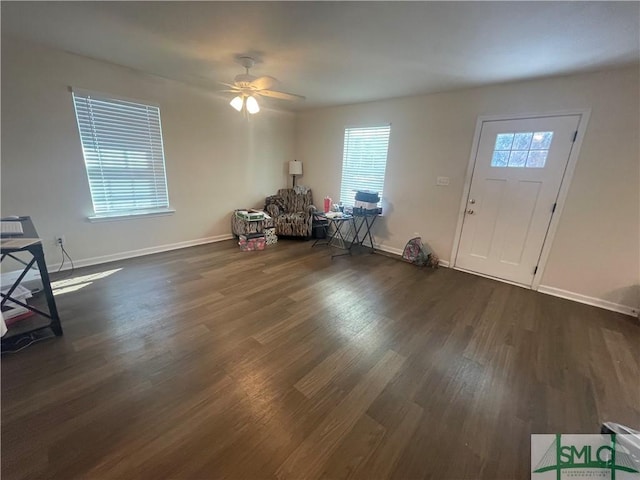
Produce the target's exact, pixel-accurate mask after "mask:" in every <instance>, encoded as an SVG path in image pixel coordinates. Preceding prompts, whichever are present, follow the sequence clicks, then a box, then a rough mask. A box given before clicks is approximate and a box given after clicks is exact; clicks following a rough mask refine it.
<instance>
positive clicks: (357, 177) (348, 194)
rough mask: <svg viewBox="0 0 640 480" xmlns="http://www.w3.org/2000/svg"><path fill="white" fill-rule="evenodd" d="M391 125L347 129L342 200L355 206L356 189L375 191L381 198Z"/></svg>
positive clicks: (343, 160) (345, 203)
mask: <svg viewBox="0 0 640 480" xmlns="http://www.w3.org/2000/svg"><path fill="white" fill-rule="evenodd" d="M390 132H391V125H382V126H376V127H354V128H345V130H344V155H343V159H342V183H341V186H340V201H341V202H342V203H343V204H344V205H347V206H353V204H354V202H355V195H356V190H372V191H374V192H378V193H379V194H380V196H381V197H382V191H383V189H384V174H385V170H386V168H387V153H388V150H389V134H390Z"/></svg>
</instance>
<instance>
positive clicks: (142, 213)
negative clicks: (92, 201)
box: [87, 208, 176, 223]
mask: <svg viewBox="0 0 640 480" xmlns="http://www.w3.org/2000/svg"><path fill="white" fill-rule="evenodd" d="M174 213H176V211H175V210H174V209H173V208H158V209H151V210H137V211H131V212H117V213H102V214H99V215H91V216H90V217H87V218H88V219H89V221H90V222H92V223H93V222H112V221H116V220H133V219H135V218H141V217H160V216H164V215H173V214H174Z"/></svg>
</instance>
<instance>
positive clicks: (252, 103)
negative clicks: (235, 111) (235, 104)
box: [247, 97, 260, 115]
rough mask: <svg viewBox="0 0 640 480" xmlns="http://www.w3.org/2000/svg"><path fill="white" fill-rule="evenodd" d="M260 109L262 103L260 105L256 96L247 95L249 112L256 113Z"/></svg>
mask: <svg viewBox="0 0 640 480" xmlns="http://www.w3.org/2000/svg"><path fill="white" fill-rule="evenodd" d="M259 111H260V105H258V101H257V100H256V99H255V97H247V112H249V113H250V114H251V115H253V114H254V113H258V112H259Z"/></svg>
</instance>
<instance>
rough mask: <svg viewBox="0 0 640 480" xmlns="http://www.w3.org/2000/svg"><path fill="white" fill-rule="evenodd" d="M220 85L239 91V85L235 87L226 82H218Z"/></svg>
mask: <svg viewBox="0 0 640 480" xmlns="http://www.w3.org/2000/svg"><path fill="white" fill-rule="evenodd" d="M218 83H219V84H220V85H224V86H225V87H230V88H235V89H236V90H237V89H238V87H237V85H233V84H231V83H226V82H218Z"/></svg>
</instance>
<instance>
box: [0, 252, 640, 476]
mask: <svg viewBox="0 0 640 480" xmlns="http://www.w3.org/2000/svg"><path fill="white" fill-rule="evenodd" d="M57 278H58V279H61V278H62V279H65V275H64V274H63V275H60V276H58V277H57ZM64 281H66V285H62V286H60V285H59V286H58V290H59V292H60V294H59V295H58V296H57V301H58V307H59V309H60V313H61V316H62V318H63V325H64V328H65V336H64V337H63V338H59V339H54V340H47V341H45V342H41V343H38V344H35V345H32V346H31V347H29V348H28V349H26V350H24V351H22V352H20V353H17V354H12V355H4V356H3V357H2V478H3V479H14V478H15V479H18V478H25V479H26V478H59V479H69V478H91V479H93V478H95V479H102V478H113V479H124V478H149V479H159V478H185V479H187V478H198V479H203V478H216V479H217V478H232V479H245V478H246V479H252V478H294V479H301V478H319V477H325V478H346V477H354V478H362V479H378V478H380V479H384V478H399V479H415V478H431V479H439V480H440V479H448V478H455V479H458V478H469V479H478V478H486V479H492V480H493V479H502V478H504V479H516V478H529V472H530V469H529V463H530V460H529V452H530V437H529V435H530V434H531V433H555V432H571V433H592V432H597V431H598V430H599V424H600V423H601V422H602V421H603V420H614V421H618V422H621V423H625V424H628V425H635V426H636V427H637V426H638V425H639V424H640V410H639V405H640V403H639V402H638V400H639V398H640V391H639V388H640V387H639V384H638V375H639V371H640V370H639V364H640V359H639V352H638V346H639V345H640V327H639V325H638V324H637V321H636V320H634V319H633V318H631V317H626V316H623V315H619V314H615V313H611V312H607V311H604V310H600V309H597V308H593V307H588V306H584V305H580V304H576V303H572V302H569V301H566V300H562V299H558V298H554V297H550V296H545V295H542V294H537V293H535V292H532V291H528V290H525V289H521V288H518V287H514V286H510V285H506V284H502V283H498V282H495V281H492V280H489V279H485V278H480V277H475V276H472V275H468V274H465V273H461V272H457V271H454V270H450V269H440V270H437V271H433V270H424V269H419V268H417V267H414V266H412V265H408V264H405V263H403V262H401V261H398V260H396V259H392V258H388V257H386V256H383V255H367V254H363V255H357V256H354V257H343V258H336V259H334V260H331V259H330V257H329V255H328V251H327V250H326V249H324V248H313V249H312V248H311V243H309V242H296V241H289V242H286V241H285V242H280V243H279V244H278V245H277V246H275V247H271V248H269V249H268V250H265V251H264V252H247V253H242V252H240V251H238V249H237V246H235V244H234V243H233V242H232V241H229V242H223V243H219V244H213V245H205V246H200V247H194V248H189V249H184V250H180V251H174V252H170V253H165V254H159V255H153V256H148V257H143V258H138V259H134V260H129V261H124V262H118V263H113V264H108V265H102V266H100V267H92V268H87V269H82V270H78V271H76V272H75V274H74V275H73V279H69V278H68V277H67V279H66V280H63V282H64ZM64 289H66V293H65V290H64Z"/></svg>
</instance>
